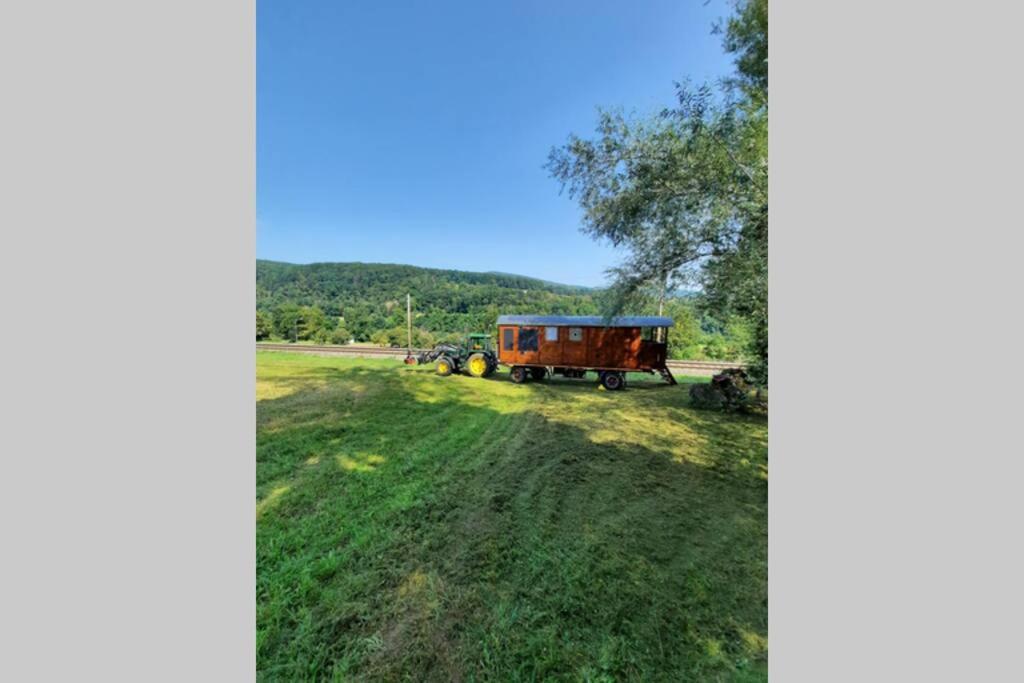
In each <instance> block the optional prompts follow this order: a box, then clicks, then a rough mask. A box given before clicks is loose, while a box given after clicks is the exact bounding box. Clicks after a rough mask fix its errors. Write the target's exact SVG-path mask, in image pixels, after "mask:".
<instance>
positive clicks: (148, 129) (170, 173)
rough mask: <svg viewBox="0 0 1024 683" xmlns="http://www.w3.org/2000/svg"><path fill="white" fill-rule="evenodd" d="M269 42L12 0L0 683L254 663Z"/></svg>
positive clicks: (223, 675) (3, 18)
mask: <svg viewBox="0 0 1024 683" xmlns="http://www.w3.org/2000/svg"><path fill="white" fill-rule="evenodd" d="M254 47H255V5H254V3H253V2H251V1H249V0H245V1H237V0H234V1H230V2H197V1H195V0H185V1H183V2H182V1H178V2H168V3H138V2H110V1H109V0H99V1H98V2H88V3H75V2H68V3H58V4H57V5H54V4H53V3H5V4H4V6H3V9H2V10H0V57H2V58H0V71H2V77H0V83H2V84H3V102H4V104H3V107H2V109H0V121H2V132H0V136H2V137H0V150H2V152H0V168H2V171H0V180H2V182H0V188H2V189H0V193H2V195H3V199H2V200H0V210H2V212H3V217H2V218H0V226H2V229H0V233H2V237H0V240H2V244H0V254H2V255H3V266H2V267H0V297H2V305H0V310H2V311H3V315H4V317H5V318H6V319H7V320H8V321H11V322H14V325H13V326H12V327H7V326H6V325H5V330H4V333H3V335H2V337H3V342H2V345H3V350H4V352H5V353H4V354H3V358H4V359H5V361H6V362H5V363H4V369H3V379H2V380H0V385H2V386H3V395H4V397H5V399H6V400H5V401H4V403H5V407H4V410H3V417H2V420H3V430H2V433H3V446H2V449H0V451H2V453H3V477H2V482H3V486H2V489H3V491H2V493H0V525H2V538H3V542H4V545H3V556H4V560H3V563H2V566H3V569H2V571H0V574H2V579H0V622H2V628H0V631H2V641H0V642H2V646H0V650H2V651H3V656H0V679H2V680H10V681H15V680H16V681H28V680H87V679H89V680H91V679H102V680H167V681H188V680H215V681H244V680H253V679H254V678H255V675H256V671H255V573H254V564H255V494H254V487H255V458H254V454H255V400H254V392H255V378H254V367H255V350H254V348H253V338H254V337H253V331H254V324H255V323H254V321H253V315H252V311H253V309H254V307H255V291H254V281H255V229H254V224H255V215H254V214H255V172H254V169H255V159H254V150H255V116H254V112H255V69H254V64H255V61H254V57H255V49H254ZM15 321H16V322H15Z"/></svg>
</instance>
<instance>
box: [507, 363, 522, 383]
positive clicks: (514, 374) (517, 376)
mask: <svg viewBox="0 0 1024 683" xmlns="http://www.w3.org/2000/svg"><path fill="white" fill-rule="evenodd" d="M508 377H509V379H511V380H512V381H513V382H515V383H516V384H522V383H523V382H525V381H526V368H520V367H515V368H512V371H511V372H509V373H508Z"/></svg>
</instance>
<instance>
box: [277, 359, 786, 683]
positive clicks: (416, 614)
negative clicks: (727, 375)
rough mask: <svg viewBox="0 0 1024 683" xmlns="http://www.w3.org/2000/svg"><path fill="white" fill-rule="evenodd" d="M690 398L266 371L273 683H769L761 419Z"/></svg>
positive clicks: (500, 378)
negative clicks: (707, 408) (697, 406)
mask: <svg viewBox="0 0 1024 683" xmlns="http://www.w3.org/2000/svg"><path fill="white" fill-rule="evenodd" d="M695 381H696V380H695ZM688 402H689V401H688V397H687V392H686V390H685V385H684V386H683V387H668V386H666V385H661V384H657V383H651V382H646V383H644V382H631V384H630V385H629V388H628V389H627V390H626V391H623V392H617V393H612V392H605V391H598V390H597V389H596V386H595V384H593V383H591V382H581V381H579V380H553V381H548V382H544V383H535V382H531V383H527V384H525V385H521V386H517V385H514V384H512V383H511V382H509V381H508V379H507V376H506V375H505V373H499V374H498V375H496V376H495V377H493V378H490V379H486V380H482V379H474V378H470V377H464V376H452V377H448V378H442V377H437V376H435V375H434V374H433V372H432V369H431V368H429V367H408V366H403V365H400V364H398V363H396V362H395V361H392V360H377V359H347V358H344V359H337V358H320V357H310V356H303V355H298V354H287V353H273V352H259V353H257V425H258V427H257V428H258V446H257V651H258V669H259V675H260V679H261V680H321V679H328V680H331V679H333V680H368V681H369V680H382V681H399V680H417V681H419V680H425V681H484V680H487V681H491V680H493V681H527V680H528V681H539V680H566V681H577V680H579V681H613V680H636V681H680V680H763V679H764V678H765V676H766V673H765V672H766V660H767V512H766V502H767V424H766V421H765V420H764V419H763V418H758V417H736V416H725V415H719V414H714V413H705V412H700V411H696V410H692V409H690V408H689V407H688Z"/></svg>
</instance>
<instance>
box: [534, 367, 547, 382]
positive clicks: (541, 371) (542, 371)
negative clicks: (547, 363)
mask: <svg viewBox="0 0 1024 683" xmlns="http://www.w3.org/2000/svg"><path fill="white" fill-rule="evenodd" d="M547 376H548V371H547V368H530V377H532V378H533V379H536V380H542V379H544V378H545V377H547Z"/></svg>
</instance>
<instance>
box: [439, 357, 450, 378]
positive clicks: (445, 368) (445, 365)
mask: <svg viewBox="0 0 1024 683" xmlns="http://www.w3.org/2000/svg"><path fill="white" fill-rule="evenodd" d="M453 367H454V364H453V363H452V361H451V359H450V358H447V357H442V358H439V359H438V361H437V374H439V375H441V376H442V377H447V376H448V375H450V374H452V369H453Z"/></svg>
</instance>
